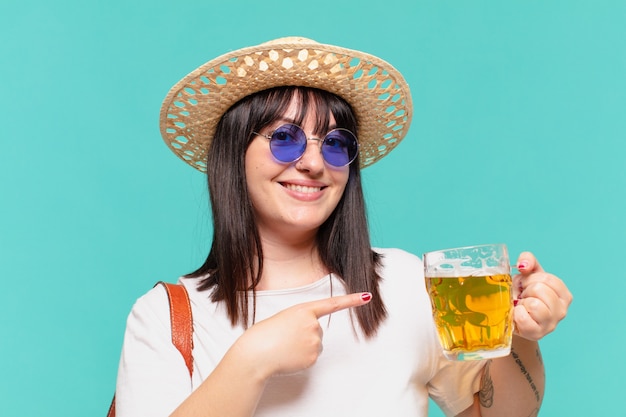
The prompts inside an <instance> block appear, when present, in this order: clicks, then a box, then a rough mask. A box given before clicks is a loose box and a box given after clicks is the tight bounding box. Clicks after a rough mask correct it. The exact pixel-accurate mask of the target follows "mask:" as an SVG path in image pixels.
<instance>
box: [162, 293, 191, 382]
mask: <svg viewBox="0 0 626 417" xmlns="http://www.w3.org/2000/svg"><path fill="white" fill-rule="evenodd" d="M159 284H161V285H163V287H164V288H165V291H167V298H168V300H169V302H170V320H171V322H172V343H173V344H174V346H176V349H178V351H179V352H180V354H181V355H183V359H185V365H187V369H188V370H189V377H191V376H192V375H193V354H192V353H191V351H192V350H193V316H192V315H191V304H190V303H189V294H188V293H187V289H186V288H185V286H184V285H182V284H170V283H167V282H163V281H159V282H158V283H157V284H156V285H159ZM156 285H155V286H156Z"/></svg>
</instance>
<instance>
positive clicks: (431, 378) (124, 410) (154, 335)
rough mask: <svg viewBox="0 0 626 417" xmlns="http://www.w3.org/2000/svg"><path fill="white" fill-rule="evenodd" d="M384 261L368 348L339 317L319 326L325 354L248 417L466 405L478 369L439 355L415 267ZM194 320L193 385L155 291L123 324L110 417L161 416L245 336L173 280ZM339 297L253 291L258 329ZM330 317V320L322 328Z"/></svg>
mask: <svg viewBox="0 0 626 417" xmlns="http://www.w3.org/2000/svg"><path fill="white" fill-rule="evenodd" d="M376 251H377V252H379V253H381V254H382V255H383V268H382V270H381V272H382V273H381V275H382V278H383V279H382V282H381V294H382V297H383V300H384V302H385V305H386V307H387V311H388V317H387V319H386V320H385V321H384V322H383V323H382V325H381V327H380V328H379V330H378V333H377V335H376V337H375V338H373V339H370V340H368V339H365V338H364V337H363V336H362V335H357V334H356V333H355V331H354V328H353V325H352V322H351V320H350V314H349V312H348V311H347V310H344V311H340V312H337V313H333V314H332V315H331V316H326V317H322V318H320V324H321V325H322V328H323V330H324V339H323V345H324V349H323V352H322V354H321V355H320V357H319V358H318V361H317V362H316V363H315V365H313V366H312V367H311V368H309V369H306V370H304V371H301V372H298V373H296V374H291V375H284V376H275V377H272V378H271V380H270V381H269V382H268V383H267V385H266V388H265V391H264V393H263V396H262V398H261V401H260V403H259V405H258V408H257V410H256V413H255V416H256V417H294V416H298V417H308V416H311V417H319V416H325V417H332V416H337V417H348V416H359V417H380V416H387V415H392V416H394V417H418V416H423V417H426V416H427V415H428V396H429V395H430V396H431V397H432V398H433V399H434V400H435V402H437V404H439V406H440V407H441V408H442V410H443V411H444V412H445V413H446V415H448V416H453V415H456V414H458V413H460V412H461V411H463V410H464V409H466V408H467V407H469V406H470V405H471V404H472V402H473V394H474V393H475V392H477V391H478V389H479V382H480V375H481V372H480V371H481V370H482V367H483V365H484V363H483V362H451V361H448V360H446V359H445V358H444V357H443V355H442V354H441V347H440V345H439V342H438V341H437V339H436V334H435V328H434V324H433V321H432V315H431V309H430V303H429V300H428V296H427V293H426V288H425V285H424V277H423V267H422V263H421V260H420V259H419V258H418V257H416V256H414V255H411V254H409V253H407V252H404V251H401V250H398V249H376ZM180 282H181V283H183V284H184V285H185V287H186V288H187V291H188V292H189V297H190V300H191V305H192V312H193V320H194V324H193V328H194V334H193V343H194V348H193V357H194V369H193V378H192V379H191V380H190V378H189V373H188V370H187V368H186V366H185V363H184V360H183V358H182V356H181V354H180V352H178V350H176V348H175V347H174V346H173V344H172V341H171V331H170V318H169V307H168V300H167V296H166V294H165V290H164V289H163V288H162V287H161V286H157V287H155V288H154V289H152V290H151V291H149V292H148V293H147V294H146V295H144V296H143V297H141V298H140V299H139V300H137V302H136V303H135V305H134V306H133V308H132V311H131V313H130V315H129V317H128V323H127V327H126V334H125V338H124V345H123V349H122V357H121V361H120V367H119V373H118V380H117V389H116V398H117V403H116V412H117V417H140V416H150V417H160V416H168V415H169V414H170V413H171V412H172V411H173V410H174V409H175V408H176V407H177V406H178V405H179V404H180V403H181V402H182V401H183V400H184V399H185V398H186V397H187V396H188V395H189V394H190V393H191V392H192V390H194V389H195V388H197V387H198V386H199V385H200V384H201V383H202V381H203V380H204V379H205V378H206V377H207V376H208V375H209V374H210V373H211V372H212V370H213V369H214V368H215V366H216V365H217V364H218V362H219V361H220V360H221V358H222V357H223V355H224V354H225V352H226V351H227V350H228V349H229V347H230V346H231V345H232V344H233V343H234V342H235V340H236V339H237V338H238V337H239V336H240V335H241V334H242V332H243V331H244V330H243V328H242V327H239V326H236V327H233V326H231V324H230V320H229V319H228V317H227V315H226V313H225V308H224V307H223V305H222V304H216V303H213V302H212V301H211V300H210V298H209V292H207V291H204V292H198V291H197V289H196V286H197V283H198V279H197V278H181V279H180ZM341 294H345V289H344V287H343V285H342V284H341V281H340V280H338V279H337V278H336V277H334V276H332V275H330V276H327V277H324V278H323V279H321V280H319V281H317V282H315V283H312V284H310V285H307V286H304V287H299V288H292V289H286V290H277V291H259V292H257V305H256V320H257V321H260V320H263V319H264V318H267V317H269V316H272V315H274V314H275V313H277V312H279V311H281V310H283V309H285V308H287V307H290V306H292V305H294V304H298V303H302V302H307V301H313V300H317V299H322V298H327V297H329V296H331V295H341ZM329 317H330V319H329Z"/></svg>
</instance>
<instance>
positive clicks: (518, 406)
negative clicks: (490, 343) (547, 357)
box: [479, 336, 545, 417]
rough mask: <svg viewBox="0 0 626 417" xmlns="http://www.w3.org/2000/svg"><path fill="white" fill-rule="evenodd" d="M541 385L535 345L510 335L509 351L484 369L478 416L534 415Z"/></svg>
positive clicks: (542, 380) (541, 364)
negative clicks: (510, 346)
mask: <svg viewBox="0 0 626 417" xmlns="http://www.w3.org/2000/svg"><path fill="white" fill-rule="evenodd" d="M544 388H545V372H544V367H543V360H542V358H541V352H540V350H539V344H538V343H537V342H534V341H530V340H527V339H523V338H521V337H519V336H513V345H512V348H511V354H510V355H509V356H507V357H504V358H498V359H493V360H492V361H490V362H489V363H488V364H487V365H486V366H485V369H484V372H483V377H482V381H481V390H480V392H479V400H480V401H479V402H480V409H481V415H482V417H496V416H511V417H534V416H536V415H537V413H538V412H539V407H540V406H541V402H542V400H543V393H544Z"/></svg>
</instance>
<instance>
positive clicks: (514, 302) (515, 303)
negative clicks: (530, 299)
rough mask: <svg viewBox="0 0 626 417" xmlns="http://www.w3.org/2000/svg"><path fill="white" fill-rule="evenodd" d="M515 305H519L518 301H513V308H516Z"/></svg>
mask: <svg viewBox="0 0 626 417" xmlns="http://www.w3.org/2000/svg"><path fill="white" fill-rule="evenodd" d="M517 303H519V300H518V299H515V300H513V307H517Z"/></svg>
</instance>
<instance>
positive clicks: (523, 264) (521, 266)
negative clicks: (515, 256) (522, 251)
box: [517, 261, 528, 271]
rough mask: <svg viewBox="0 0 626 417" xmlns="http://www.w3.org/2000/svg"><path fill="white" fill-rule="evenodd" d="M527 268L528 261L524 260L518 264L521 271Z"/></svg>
mask: <svg viewBox="0 0 626 417" xmlns="http://www.w3.org/2000/svg"><path fill="white" fill-rule="evenodd" d="M526 268H528V262H526V261H522V262H520V263H518V264H517V269H519V270H520V271H521V270H523V269H526Z"/></svg>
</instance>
